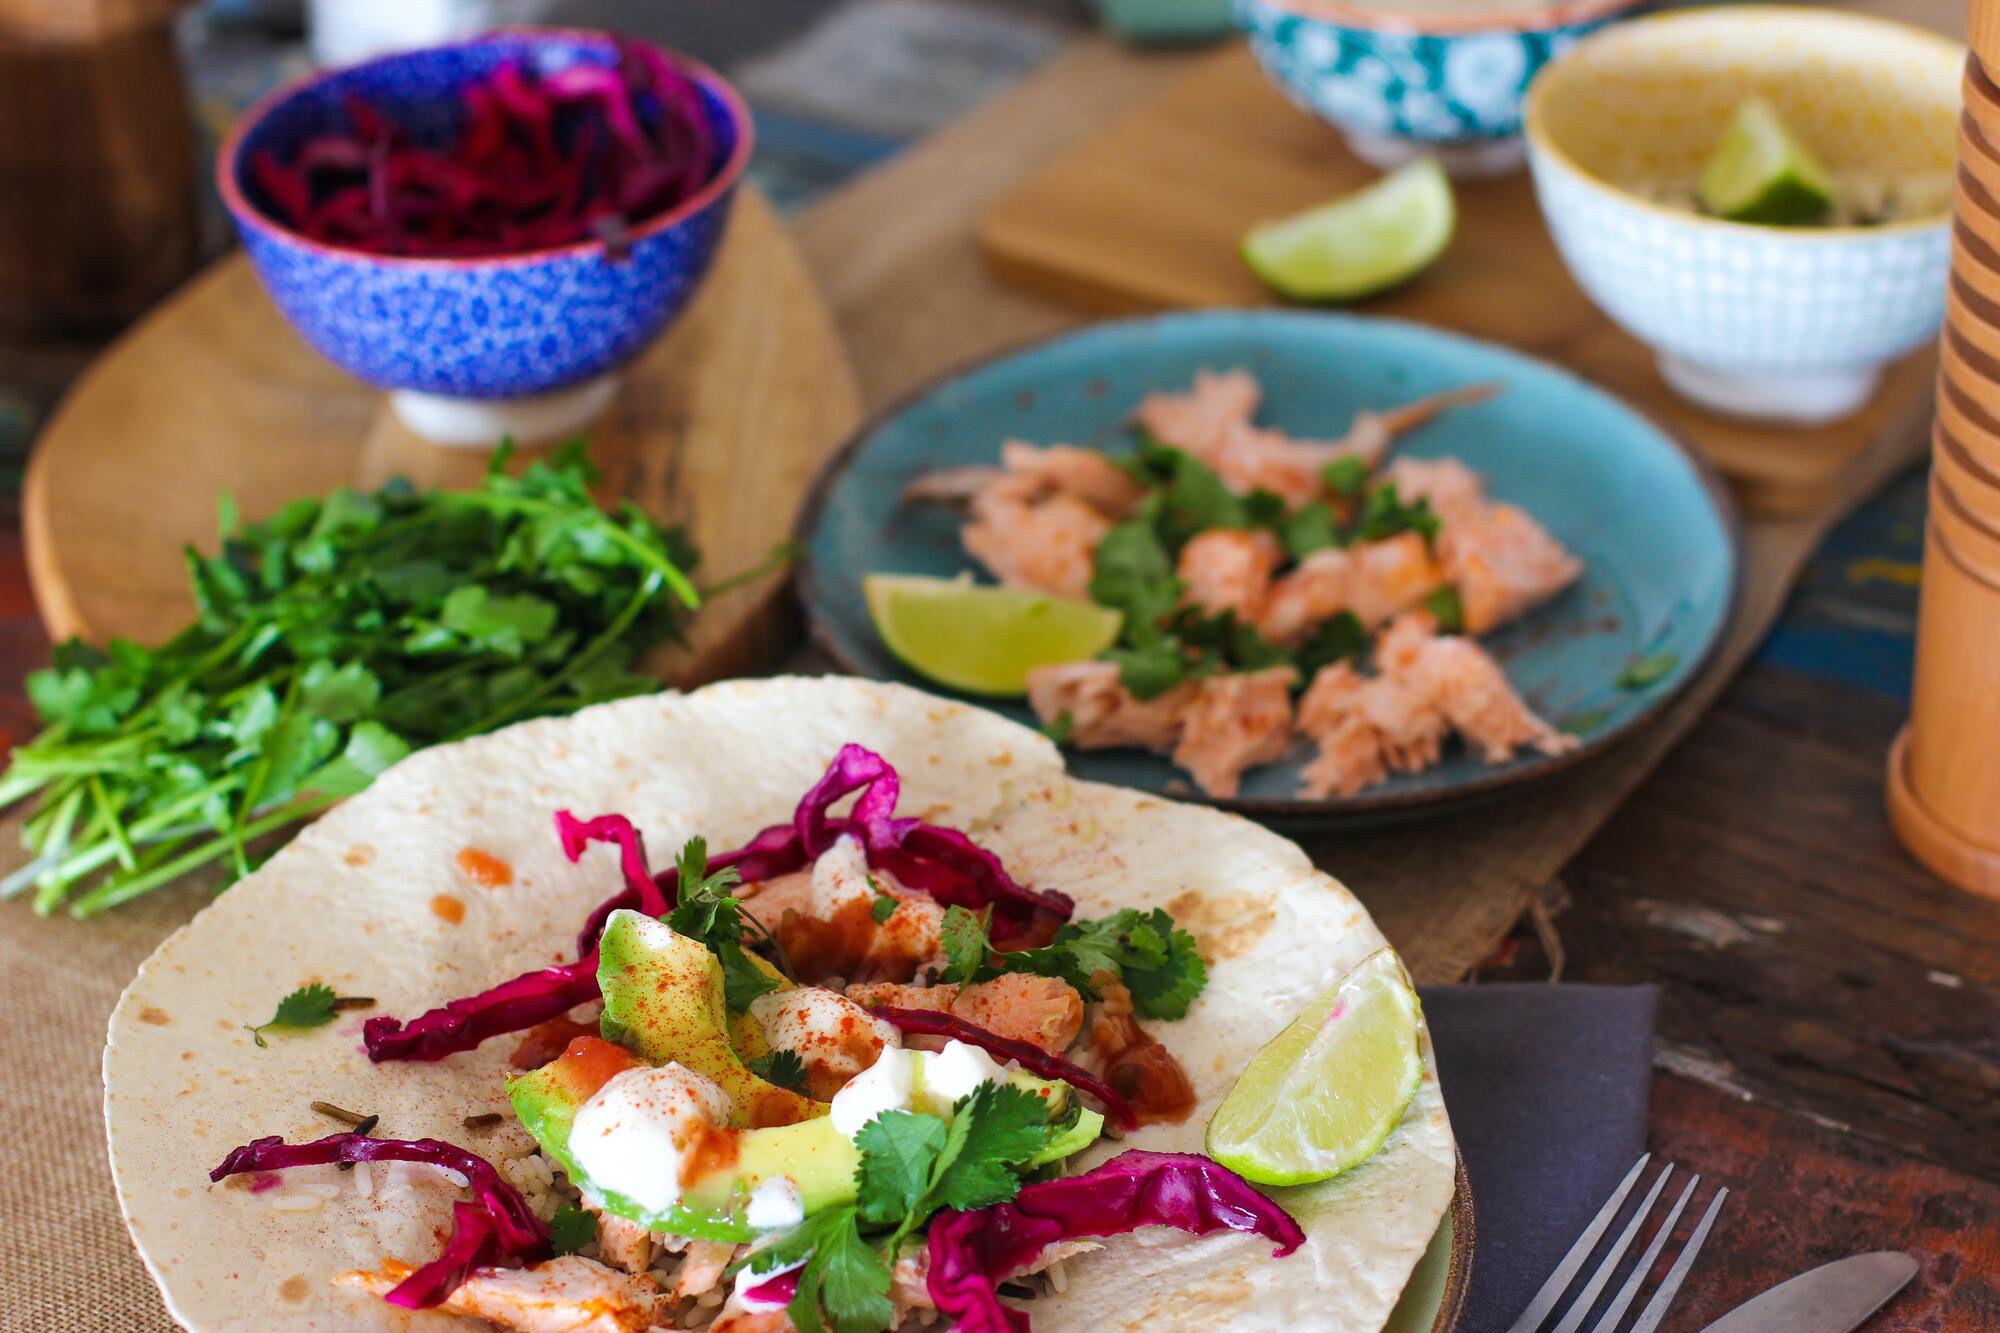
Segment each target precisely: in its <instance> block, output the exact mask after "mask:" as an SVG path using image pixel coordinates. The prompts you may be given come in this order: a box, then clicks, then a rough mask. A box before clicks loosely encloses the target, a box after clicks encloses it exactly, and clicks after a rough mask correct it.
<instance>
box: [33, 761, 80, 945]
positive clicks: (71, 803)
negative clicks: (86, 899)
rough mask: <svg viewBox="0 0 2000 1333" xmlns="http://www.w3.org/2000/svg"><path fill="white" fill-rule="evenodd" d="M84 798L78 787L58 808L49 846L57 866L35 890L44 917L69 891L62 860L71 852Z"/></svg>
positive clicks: (36, 909)
mask: <svg viewBox="0 0 2000 1333" xmlns="http://www.w3.org/2000/svg"><path fill="white" fill-rule="evenodd" d="M83 797H84V791H83V788H81V787H78V788H77V789H76V790H75V791H72V792H71V793H70V794H69V795H68V796H65V797H64V798H63V800H62V803H61V804H60V805H58V806H57V807H56V817H55V823H54V825H53V832H52V833H51V834H50V839H51V840H50V842H49V843H48V844H47V845H48V847H49V850H50V851H51V853H52V854H53V860H54V862H55V864H54V865H53V866H52V867H51V869H50V871H49V873H48V876H47V878H45V879H43V880H42V881H41V882H40V884H39V885H38V887H37V888H36V890H35V911H36V912H37V913H38V914H40V915H42V916H47V915H48V914H49V913H50V912H53V911H54V910H55V909H56V905H57V904H58V903H60V902H62V900H63V895H64V894H65V893H66V892H67V891H68V889H69V879H68V877H67V876H65V875H64V874H63V873H62V858H63V856H64V854H65V853H67V852H68V851H69V838H70V830H71V828H72V826H73V825H74V824H75V823H76V812H77V811H78V810H79V809H80V808H81V807H82V805H83Z"/></svg>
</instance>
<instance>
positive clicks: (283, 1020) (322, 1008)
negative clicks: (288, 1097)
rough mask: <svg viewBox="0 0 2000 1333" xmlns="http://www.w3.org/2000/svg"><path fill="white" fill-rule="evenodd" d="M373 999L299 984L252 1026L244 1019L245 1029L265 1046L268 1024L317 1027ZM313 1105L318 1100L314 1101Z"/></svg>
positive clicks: (316, 982) (324, 987) (316, 983)
mask: <svg viewBox="0 0 2000 1333" xmlns="http://www.w3.org/2000/svg"><path fill="white" fill-rule="evenodd" d="M374 1003H375V1001H374V1000H372V999H370V998H369V997H367V996H365V995H348V996H341V995H336V994H334V993H333V987H331V986H328V985H326V984H324V983H323V982H318V981H315V982H313V983H312V984H310V985H306V986H301V987H299V988H298V989H297V990H295V991H293V992H292V993H291V994H290V995H287V996H286V997H285V998H284V999H282V1000H280V1001H278V1010H277V1012H276V1013H274V1014H272V1015H271V1016H270V1017H269V1018H267V1019H265V1020H264V1021H263V1022H261V1023H259V1024H257V1025H256V1026H255V1027H252V1026H251V1025H250V1024H248V1023H245V1024H244V1025H243V1030H244V1031H245V1032H248V1033H249V1034H250V1036H251V1038H252V1040H254V1041H255V1042H256V1043H257V1045H259V1046H260V1047H261V1046H268V1045H269V1043H268V1042H266V1041H265V1040H264V1033H265V1032H267V1031H269V1030H270V1029H271V1028H317V1027H325V1026H326V1025H327V1024H328V1023H331V1022H332V1021H333V1016H334V1015H335V1014H337V1013H339V1012H340V1011H341V1010H343V1009H366V1008H367V1007H368V1006H369V1005H371V1004H374ZM314 1105H315V1106H317V1105H318V1103H314Z"/></svg>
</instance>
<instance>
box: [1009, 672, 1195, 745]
mask: <svg viewBox="0 0 2000 1333" xmlns="http://www.w3.org/2000/svg"><path fill="white" fill-rule="evenodd" d="M1196 693H1197V688H1196V686H1195V684H1194V682H1193V681H1188V682H1185V683H1183V684H1180V685H1176V686H1175V687H1174V688H1173V689H1171V690H1168V691H1167V692H1166V693H1165V694H1162V695H1159V696H1157V697H1155V698H1152V699H1140V698H1138V697H1137V696H1135V695H1134V694H1133V693H1132V692H1131V691H1130V690H1127V689H1126V688H1125V686H1124V685H1123V684H1122V683H1121V682H1120V681H1119V679H1118V666H1117V664H1116V663H1114V662H1063V663H1059V664H1058V665H1056V666H1045V667H1037V668H1036V669H1035V670H1033V671H1030V672H1029V673H1028V703H1029V704H1030V705H1031V706H1032V707H1033V708H1034V710H1035V716H1036V717H1039V718H1040V719H1041V720H1042V722H1043V724H1044V725H1048V726H1053V725H1055V724H1056V723H1057V721H1058V719H1060V718H1063V717H1067V718H1068V719H1069V743H1070V744H1071V745H1074V746H1076V747H1078V748H1079V749H1084V750H1105V749H1122V748H1125V747H1133V748H1136V749H1141V750H1157V751H1160V752H1161V753H1165V752H1166V751H1169V750H1171V749H1173V748H1174V746H1175V745H1176V744H1177V743H1178V742H1179V741H1180V738H1181V728H1182V726H1183V724H1184V723H1185V722H1186V721H1187V713H1188V709H1189V708H1191V707H1193V706H1194V701H1195V695H1196Z"/></svg>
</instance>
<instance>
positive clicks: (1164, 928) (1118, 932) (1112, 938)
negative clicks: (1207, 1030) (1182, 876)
mask: <svg viewBox="0 0 2000 1333" xmlns="http://www.w3.org/2000/svg"><path fill="white" fill-rule="evenodd" d="M999 958H1000V964H999V965H1000V967H1001V969H1002V970H1003V971H1008V972H1035V973H1038V974H1040V975H1042V976H1046V977H1059V978H1061V979H1062V980H1064V981H1067V982H1068V983H1069V984H1070V985H1072V986H1074V987H1076V989H1077V990H1078V991H1079V992H1081V993H1082V994H1083V995H1084V996H1086V997H1089V998H1095V996H1096V994H1097V992H1096V990H1095V989H1094V988H1093V986H1092V985H1091V978H1092V977H1094V976H1096V975H1097V974H1098V973H1100V972H1110V973H1112V974H1113V975H1115V976H1117V977H1118V979H1119V980H1120V981H1122V982H1123V983H1124V984H1125V988H1126V989H1127V990H1129V991H1131V992H1132V1007H1133V1009H1134V1010H1136V1011H1137V1012H1138V1013H1139V1014H1140V1015H1141V1016H1142V1017H1146V1018H1167V1019H1173V1018H1184V1017H1186V1016H1187V1009H1188V1005H1189V1004H1191V1003H1192V1002H1193V1001H1194V998H1195V997H1196V996H1197V995H1200V994H1201V992H1202V989H1203V988H1204V987H1206V986H1207V985H1208V965H1207V964H1206V963H1204V962H1202V959H1201V954H1200V953H1199V952H1198V951H1197V950H1196V948H1195V940H1194V936H1193V935H1191V934H1189V933H1188V932H1187V931H1185V930H1182V929H1180V928H1179V927H1178V926H1176V925H1175V924H1174V919H1173V917H1172V916H1171V915H1169V914H1168V913H1167V911H1166V910H1165V909H1164V908H1158V907H1156V908H1154V909H1153V910H1152V911H1151V912H1140V911H1139V910H1138V909H1136V908H1131V907H1128V908H1125V909H1124V910H1123V911H1121V912H1118V913H1117V914H1115V915H1113V916H1108V917H1104V918H1101V919H1099V920H1095V921H1071V922H1069V923H1067V924H1066V925H1064V926H1063V927H1062V929H1060V930H1058V931H1057V932H1056V935H1055V939H1054V940H1052V941H1051V942H1050V943H1049V944H1048V945H1046V946H1045V947H1043V948H1040V949H1023V950H1018V951H1016V952H1013V953H1004V954H1001V955H1000V956H999Z"/></svg>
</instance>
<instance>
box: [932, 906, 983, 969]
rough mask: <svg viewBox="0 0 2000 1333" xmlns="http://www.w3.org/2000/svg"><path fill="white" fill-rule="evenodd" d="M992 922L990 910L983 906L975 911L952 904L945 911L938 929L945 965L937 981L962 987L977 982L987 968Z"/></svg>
mask: <svg viewBox="0 0 2000 1333" xmlns="http://www.w3.org/2000/svg"><path fill="white" fill-rule="evenodd" d="M992 921H993V909H992V908H991V907H982V908H980V909H979V910H978V911H977V912H973V911H968V910H967V909H965V908H963V907H958V906H955V905H954V906H951V907H947V908H945V909H944V922H943V924H942V926H940V928H939V930H940V934H941V935H942V937H943V941H944V956H945V966H944V973H943V975H942V976H941V977H940V978H939V980H941V981H946V982H952V983H957V984H963V983H965V982H969V981H973V980H976V979H977V977H978V975H979V972H980V971H981V969H983V968H984V967H985V966H986V955H987V954H988V953H990V952H991V951H992V946H991V945H990V944H988V943H987V938H986V937H987V931H988V930H989V929H990V928H991V925H992Z"/></svg>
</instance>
